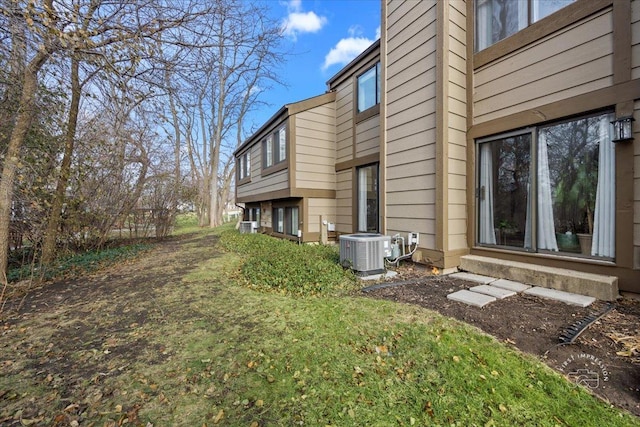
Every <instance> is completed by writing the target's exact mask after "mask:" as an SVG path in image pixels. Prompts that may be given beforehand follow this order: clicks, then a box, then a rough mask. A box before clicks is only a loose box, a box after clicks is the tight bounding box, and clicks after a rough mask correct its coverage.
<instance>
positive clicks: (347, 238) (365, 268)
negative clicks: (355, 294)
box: [340, 233, 391, 276]
mask: <svg viewBox="0 0 640 427" xmlns="http://www.w3.org/2000/svg"><path fill="white" fill-rule="evenodd" d="M389 256H391V237H390V236H383V235H382V234H368V233H363V234H348V235H344V236H340V264H342V266H343V267H349V268H351V269H352V270H354V271H355V272H356V273H358V274H360V275H363V276H366V275H369V274H379V273H384V270H385V269H384V259H385V258H386V257H389Z"/></svg>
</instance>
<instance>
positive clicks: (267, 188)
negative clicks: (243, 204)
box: [238, 165, 289, 197]
mask: <svg viewBox="0 0 640 427" xmlns="http://www.w3.org/2000/svg"><path fill="white" fill-rule="evenodd" d="M251 167H252V168H253V165H252V166H251ZM288 175H289V174H288V171H287V169H285V170H282V171H280V172H276V173H273V174H271V175H268V176H266V177H264V178H261V177H260V175H259V172H258V174H257V175H254V174H252V175H251V182H249V183H247V184H243V185H240V186H238V197H247V196H256V195H260V194H262V193H268V192H272V191H278V190H286V189H287V188H289V179H288Z"/></svg>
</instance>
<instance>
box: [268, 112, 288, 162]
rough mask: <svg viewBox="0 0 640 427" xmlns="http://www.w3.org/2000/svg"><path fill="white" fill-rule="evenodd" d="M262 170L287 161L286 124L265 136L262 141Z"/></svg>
mask: <svg viewBox="0 0 640 427" xmlns="http://www.w3.org/2000/svg"><path fill="white" fill-rule="evenodd" d="M262 153H263V164H264V167H263V168H264V169H266V168H270V167H271V166H275V165H277V164H278V163H280V162H283V161H285V160H287V125H286V123H285V124H283V125H282V126H280V127H279V128H278V129H276V131H275V132H273V133H270V134H269V135H267V137H266V138H265V139H263V140H262Z"/></svg>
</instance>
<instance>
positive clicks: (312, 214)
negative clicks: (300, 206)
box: [306, 198, 336, 233]
mask: <svg viewBox="0 0 640 427" xmlns="http://www.w3.org/2000/svg"><path fill="white" fill-rule="evenodd" d="M308 207H309V210H308V212H307V216H306V221H307V231H308V232H311V233H319V232H320V217H322V218H323V220H325V221H328V222H335V221H336V201H335V200H334V199H318V198H309V200H308Z"/></svg>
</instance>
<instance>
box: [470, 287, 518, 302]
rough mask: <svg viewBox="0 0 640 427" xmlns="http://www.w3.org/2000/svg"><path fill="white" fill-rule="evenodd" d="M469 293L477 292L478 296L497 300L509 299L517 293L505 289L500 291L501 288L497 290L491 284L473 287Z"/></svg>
mask: <svg viewBox="0 0 640 427" xmlns="http://www.w3.org/2000/svg"><path fill="white" fill-rule="evenodd" d="M469 290H470V291H471V292H478V293H480V294H485V295H489V296H491V297H494V298H497V299H504V298H507V297H511V296H513V295H516V293H517V292H513V291H509V290H507V289H502V288H498V287H495V286H493V284H491V285H478V286H474V287H473V288H470V289H469Z"/></svg>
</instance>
